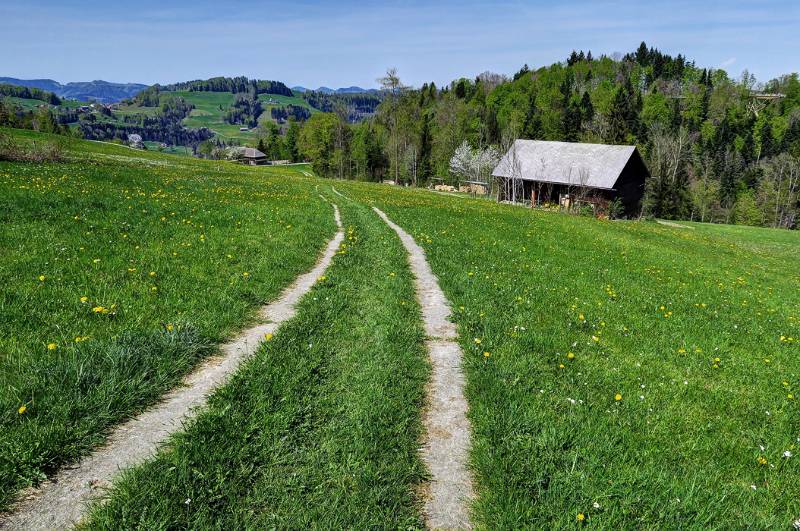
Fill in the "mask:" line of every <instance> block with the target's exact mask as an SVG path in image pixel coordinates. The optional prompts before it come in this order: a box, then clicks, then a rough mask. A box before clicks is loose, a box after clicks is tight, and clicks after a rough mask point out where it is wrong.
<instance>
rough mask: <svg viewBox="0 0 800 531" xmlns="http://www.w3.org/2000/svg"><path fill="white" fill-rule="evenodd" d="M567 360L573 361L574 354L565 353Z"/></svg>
mask: <svg viewBox="0 0 800 531" xmlns="http://www.w3.org/2000/svg"><path fill="white" fill-rule="evenodd" d="M567 359H568V360H574V359H575V354H573V353H572V352H567Z"/></svg>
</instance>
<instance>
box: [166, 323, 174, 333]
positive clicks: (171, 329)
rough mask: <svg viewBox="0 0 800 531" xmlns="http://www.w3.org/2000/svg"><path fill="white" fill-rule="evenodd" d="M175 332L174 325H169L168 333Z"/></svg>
mask: <svg viewBox="0 0 800 531" xmlns="http://www.w3.org/2000/svg"><path fill="white" fill-rule="evenodd" d="M173 330H175V326H174V325H173V324H172V323H169V324H167V332H172V331H173Z"/></svg>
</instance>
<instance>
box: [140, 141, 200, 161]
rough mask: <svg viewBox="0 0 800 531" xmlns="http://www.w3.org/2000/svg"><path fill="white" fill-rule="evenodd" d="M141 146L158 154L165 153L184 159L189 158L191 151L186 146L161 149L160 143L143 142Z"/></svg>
mask: <svg viewBox="0 0 800 531" xmlns="http://www.w3.org/2000/svg"><path fill="white" fill-rule="evenodd" d="M143 144H144V145H145V146H147V149H149V150H151V151H156V152H158V153H167V154H170V155H183V156H184V157H191V156H192V150H191V149H190V148H189V147H187V146H167V147H165V148H163V149H161V142H151V141H148V140H146V141H144V142H143Z"/></svg>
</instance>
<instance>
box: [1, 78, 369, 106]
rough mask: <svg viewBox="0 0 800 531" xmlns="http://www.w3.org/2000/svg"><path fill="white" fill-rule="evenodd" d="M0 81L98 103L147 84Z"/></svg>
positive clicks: (129, 95) (323, 90)
mask: <svg viewBox="0 0 800 531" xmlns="http://www.w3.org/2000/svg"><path fill="white" fill-rule="evenodd" d="M0 83H8V84H10V85H17V86H21V87H29V88H38V89H41V90H46V91H48V92H52V93H54V94H55V95H57V96H58V97H60V98H69V99H76V100H80V101H89V100H94V101H98V102H100V103H114V102H118V101H120V100H123V99H126V98H132V97H133V96H135V95H136V94H138V93H139V92H141V91H142V90H144V89H146V88H147V87H148V85H143V84H141V83H114V82H111V81H102V80H95V81H73V82H70V83H65V84H62V83H59V82H58V81H55V80H53V79H17V78H14V77H0ZM292 90H293V91H294V92H298V93H303V92H309V91H313V90H315V89H309V88H306V87H302V86H295V87H292ZM316 92H321V93H323V94H361V93H374V92H377V89H364V88H361V87H355V86H352V87H343V88H337V89H332V88H329V87H319V88H318V89H316Z"/></svg>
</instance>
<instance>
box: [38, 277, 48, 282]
mask: <svg viewBox="0 0 800 531" xmlns="http://www.w3.org/2000/svg"><path fill="white" fill-rule="evenodd" d="M46 278H47V277H46V276H44V275H39V282H44V279H46Z"/></svg>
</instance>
